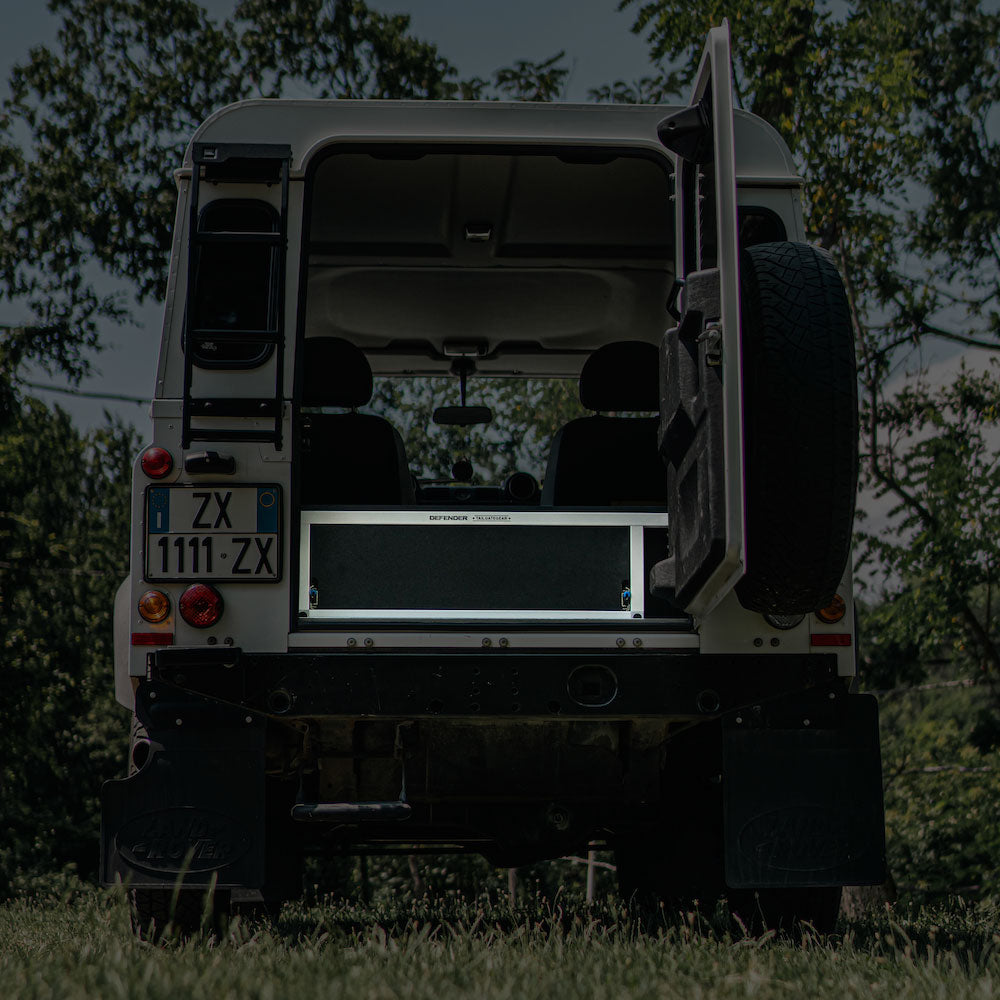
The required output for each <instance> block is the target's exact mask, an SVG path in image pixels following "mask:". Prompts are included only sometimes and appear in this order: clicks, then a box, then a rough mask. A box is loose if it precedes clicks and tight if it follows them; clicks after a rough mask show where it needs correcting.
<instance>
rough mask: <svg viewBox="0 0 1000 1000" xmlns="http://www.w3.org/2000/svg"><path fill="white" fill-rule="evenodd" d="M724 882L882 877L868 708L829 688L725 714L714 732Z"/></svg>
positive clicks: (872, 710) (840, 881) (872, 719)
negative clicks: (719, 732) (719, 733)
mask: <svg viewBox="0 0 1000 1000" xmlns="http://www.w3.org/2000/svg"><path fill="white" fill-rule="evenodd" d="M723 775H724V778H723V782H724V836H725V872H726V883H727V885H729V886H730V887H731V888H734V889H744V888H746V889H749V888H757V889H763V888H794V887H809V886H836V885H875V884H878V883H880V882H882V881H884V879H885V817H884V812H883V804H882V768H881V758H880V753H879V738H878V705H877V703H876V701H875V699H874V698H873V697H871V696H870V695H846V694H838V693H836V692H833V691H829V692H823V693H821V694H820V695H817V696H815V697H812V698H796V699H794V701H786V702H782V703H780V704H778V705H775V706H767V705H765V706H758V707H756V708H753V709H750V710H748V711H744V712H737V713H734V714H733V715H732V716H730V717H729V718H728V719H727V720H726V724H725V727H724V730H723Z"/></svg>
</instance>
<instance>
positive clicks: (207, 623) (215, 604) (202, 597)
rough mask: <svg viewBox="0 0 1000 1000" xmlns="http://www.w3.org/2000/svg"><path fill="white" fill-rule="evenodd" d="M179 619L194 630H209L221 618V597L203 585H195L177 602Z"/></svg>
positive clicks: (206, 585)
mask: <svg viewBox="0 0 1000 1000" xmlns="http://www.w3.org/2000/svg"><path fill="white" fill-rule="evenodd" d="M177 607H178V609H179V610H180V613H181V618H183V619H184V621H186V622H187V623H188V625H191V626H193V627H194V628H211V627H212V626H213V625H214V624H215V623H216V622H217V621H218V620H219V619H220V618H221V617H222V595H221V594H220V593H219V592H218V591H217V590H216V589H215V588H214V587H209V586H208V584H205V583H195V584H192V585H191V586H190V587H188V589H187V590H185V591H184V593H183V594H181V599H180V600H179V601H178V602H177Z"/></svg>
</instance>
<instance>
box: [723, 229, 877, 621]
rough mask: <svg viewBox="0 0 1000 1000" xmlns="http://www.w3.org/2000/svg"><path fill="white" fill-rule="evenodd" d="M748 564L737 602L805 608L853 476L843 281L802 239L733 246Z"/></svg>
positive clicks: (812, 601) (829, 552) (837, 565)
mask: <svg viewBox="0 0 1000 1000" xmlns="http://www.w3.org/2000/svg"><path fill="white" fill-rule="evenodd" d="M742 268H743V273H742V290H743V302H742V313H743V344H742V347H743V371H744V379H743V389H744V399H743V410H744V433H745V443H744V452H745V461H746V468H745V470H744V474H745V481H746V491H745V501H746V525H747V535H746V542H747V573H746V575H745V576H744V577H743V579H742V580H740V582H739V583H738V584H737V587H736V592H737V595H738V597H739V599H740V603H741V604H743V606H744V607H746V608H748V609H749V610H751V611H759V612H762V613H767V612H771V613H786V614H806V613H809V612H811V611H815V610H816V609H817V608H820V607H823V606H824V605H825V604H827V603H828V602H829V600H830V599H831V598H832V597H833V595H834V593H835V592H836V589H837V585H838V584H839V582H840V579H841V577H842V575H843V572H844V568H845V566H846V564H847V559H848V556H849V553H850V545H851V533H852V530H853V521H854V503H855V496H856V493H857V478H858V458H857V455H858V445H857V440H858V416H857V405H858V404H857V369H856V364H855V356H854V336H853V329H852V325H851V318H850V311H849V308H848V302H847V295H846V293H845V291H844V286H843V282H842V281H841V278H840V275H839V273H838V272H837V269H836V267H835V266H834V264H833V261H832V259H831V258H830V256H829V255H828V254H827V253H826V252H825V251H823V250H820V249H819V248H817V247H814V246H811V245H810V244H806V243H791V242H782V243H762V244H758V245H756V246H753V247H750V248H749V249H748V250H746V251H745V252H744V256H743V260H742Z"/></svg>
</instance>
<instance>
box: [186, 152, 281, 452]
mask: <svg viewBox="0 0 1000 1000" xmlns="http://www.w3.org/2000/svg"><path fill="white" fill-rule="evenodd" d="M291 158H292V149H291V146H288V145H280V144H272V143H207V142H196V143H195V144H194V152H193V161H194V169H193V171H192V174H191V201H190V215H189V219H188V271H187V288H188V294H187V308H186V311H185V319H184V397H183V409H182V418H181V444H182V447H184V448H188V447H189V446H190V444H191V442H192V441H261V442H270V443H272V444H273V445H274V447H275V450H276V451H280V450H281V444H282V440H281V439H282V387H283V385H284V343H285V337H284V319H285V308H284V306H285V268H286V257H287V250H288V173H289V165H290V162H291ZM203 171H204V179H205V180H206V181H224V182H226V183H229V184H233V183H245V184H262V183H264V184H267V185H268V186H270V185H271V184H274V183H280V185H281V211H280V212H279V215H278V219H277V228H276V231H272V232H242V231H240V232H235V231H227V232H209V231H205V230H203V229H202V228H201V226H200V205H199V201H200V198H199V195H200V191H201V181H202V172H203ZM217 243H230V244H244V245H245V244H248V243H264V244H266V245H268V246H271V247H273V248H274V255H273V273H272V282H273V283H274V284H273V286H272V287H273V288H274V295H275V303H274V309H272V310H269V316H270V317H271V318H270V319H269V321H268V323H267V325H266V328H265V329H261V330H231V329H212V328H207V327H198V326H194V323H193V317H194V315H195V309H194V301H195V292H196V279H197V274H198V262H199V259H200V255H201V249H202V248H203V247H205V246H207V245H208V244H217ZM211 342H216V343H219V342H224V343H229V344H233V343H237V344H251V345H253V346H257V347H261V348H265V347H268V346H270V347H271V348H272V350H273V355H274V394H273V395H272V396H265V397H260V398H234V397H228V396H225V397H197V398H196V397H193V396H192V395H191V385H192V379H193V374H194V366H195V360H194V355H195V353H196V351H197V349H198V347H199V346H200V345H204V344H207V343H211ZM197 417H233V418H256V419H257V420H258V421H259V422H260V423H261V424H263V426H258V427H251V428H245V427H217V428H216V427H195V426H192V422H193V420H194V419H195V418H197ZM262 418H265V419H263V420H262Z"/></svg>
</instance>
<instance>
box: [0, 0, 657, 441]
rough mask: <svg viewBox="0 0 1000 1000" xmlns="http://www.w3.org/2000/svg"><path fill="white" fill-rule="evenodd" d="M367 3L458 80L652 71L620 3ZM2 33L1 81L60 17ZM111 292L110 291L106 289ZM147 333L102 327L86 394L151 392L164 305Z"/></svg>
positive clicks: (13, 8) (132, 414) (629, 75)
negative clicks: (554, 68)
mask: <svg viewBox="0 0 1000 1000" xmlns="http://www.w3.org/2000/svg"><path fill="white" fill-rule="evenodd" d="M204 5H205V6H206V7H207V8H208V9H209V11H210V12H211V13H212V14H214V15H215V16H217V17H219V18H221V17H224V16H225V15H226V14H227V13H228V12H229V11H231V10H232V7H233V2H232V0H208V2H206V3H205V4H204ZM369 6H371V7H372V8H374V9H376V10H381V11H384V12H386V13H407V14H410V16H411V18H412V22H411V28H412V31H413V33H414V34H415V35H416V36H417V37H418V38H421V39H423V40H426V41H431V42H434V43H435V44H436V45H437V46H438V48H439V50H440V51H441V53H442V55H444V56H445V57H446V58H447V59H449V60H450V61H451V62H452V63H453V64H454V65H455V66H456V67H457V69H458V71H459V75H460V76H462V77H467V76H484V77H485V76H488V75H489V74H490V73H492V71H493V70H495V69H497V68H499V67H501V66H508V65H511V64H512V63H513V62H514V61H515V60H517V59H528V60H532V61H537V60H542V59H547V58H549V57H550V56H552V55H554V54H555V53H556V52H558V51H560V50H565V52H566V60H567V63H568V64H569V65H570V67H571V74H570V77H569V79H568V81H567V86H566V93H565V95H564V96H565V99H567V100H573V101H583V100H586V98H587V91H588V89H589V88H591V87H596V86H599V85H600V84H602V83H610V82H612V81H613V80H616V79H625V80H632V79H636V78H638V77H640V76H643V75H644V74H646V73H647V72H648V59H647V55H646V46H645V44H644V43H643V41H642V40H641V38H638V37H637V36H635V35H633V34H632V33H631V32H630V30H629V29H630V26H631V24H632V20H633V17H632V14H631V12H630V11H625V12H624V13H622V12H618V11H617V9H616V8H617V0H503V2H497V0H397V2H393V0H369ZM0 13H2V14H3V25H4V30H3V31H2V32H0V71H2V72H0V79H2V80H3V81H4V86H3V90H4V92H6V79H7V77H8V74H9V72H10V69H11V67H12V66H13V65H14V64H16V63H17V62H19V61H21V60H22V59H24V57H25V56H26V55H27V53H28V50H29V49H30V48H31V47H32V46H34V45H38V44H48V43H51V42H53V41H54V39H55V34H56V30H57V28H58V23H59V22H58V20H57V19H56V18H54V17H52V16H51V15H50V14H49V13H48V12H47V10H46V8H45V5H44V4H43V3H41V2H40V0H32V2H29V3H25V2H24V0H0ZM109 287H110V286H109ZM4 308H11V306H10V304H8V303H0V324H15V323H16V322H17V321H18V319H20V318H22V317H19V316H16V315H4V314H3V311H2V310H3V309H4ZM136 316H137V319H138V321H139V322H140V324H141V326H140V327H138V328H135V327H118V326H115V325H114V324H108V325H107V326H105V328H104V329H103V330H102V337H103V340H104V342H105V344H106V345H107V349H106V350H104V351H103V352H101V353H100V354H97V355H95V356H94V357H93V366H94V369H95V374H94V375H93V376H92V377H90V378H87V379H85V380H84V381H83V382H82V383H81V385H80V387H79V388H80V390H82V391H84V392H96V393H111V394H123V395H129V396H137V397H138V396H149V395H151V394H152V391H153V382H154V376H155V366H156V358H157V352H158V347H159V338H160V321H161V316H162V304H154V305H148V306H145V307H144V308H142V309H141V310H137V312H136ZM31 380H32V381H33V382H35V383H37V384H43V385H55V386H66V384H67V383H66V381H65V380H64V379H61V378H58V377H54V376H50V375H47V374H45V373H44V372H36V373H34V374H33V375H32V376H31ZM32 391H33V392H34V393H35V394H37V395H38V396H39V397H40V398H42V399H44V400H46V401H47V402H58V403H59V404H60V405H61V406H63V407H65V408H66V409H67V410H69V412H70V413H71V414H72V416H73V418H74V419H75V420H76V422H77V424H78V425H80V426H81V427H84V428H91V427H95V426H98V425H100V424H102V423H103V422H104V416H103V413H104V410H105V409H107V410H109V411H110V412H113V413H117V414H120V415H121V416H122V417H123V418H124V419H125V420H127V421H129V422H131V423H133V424H135V425H136V427H137V429H138V430H139V432H140V435H141V436H143V437H144V438H148V437H149V434H150V429H151V424H150V422H149V418H148V405H145V404H143V405H136V404H134V403H127V402H120V403H115V402H111V401H107V400H96V399H88V398H85V397H83V396H79V395H75V396H67V395H64V394H58V393H54V392H46V391H44V390H41V391H40V390H37V389H33V390H32Z"/></svg>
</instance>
